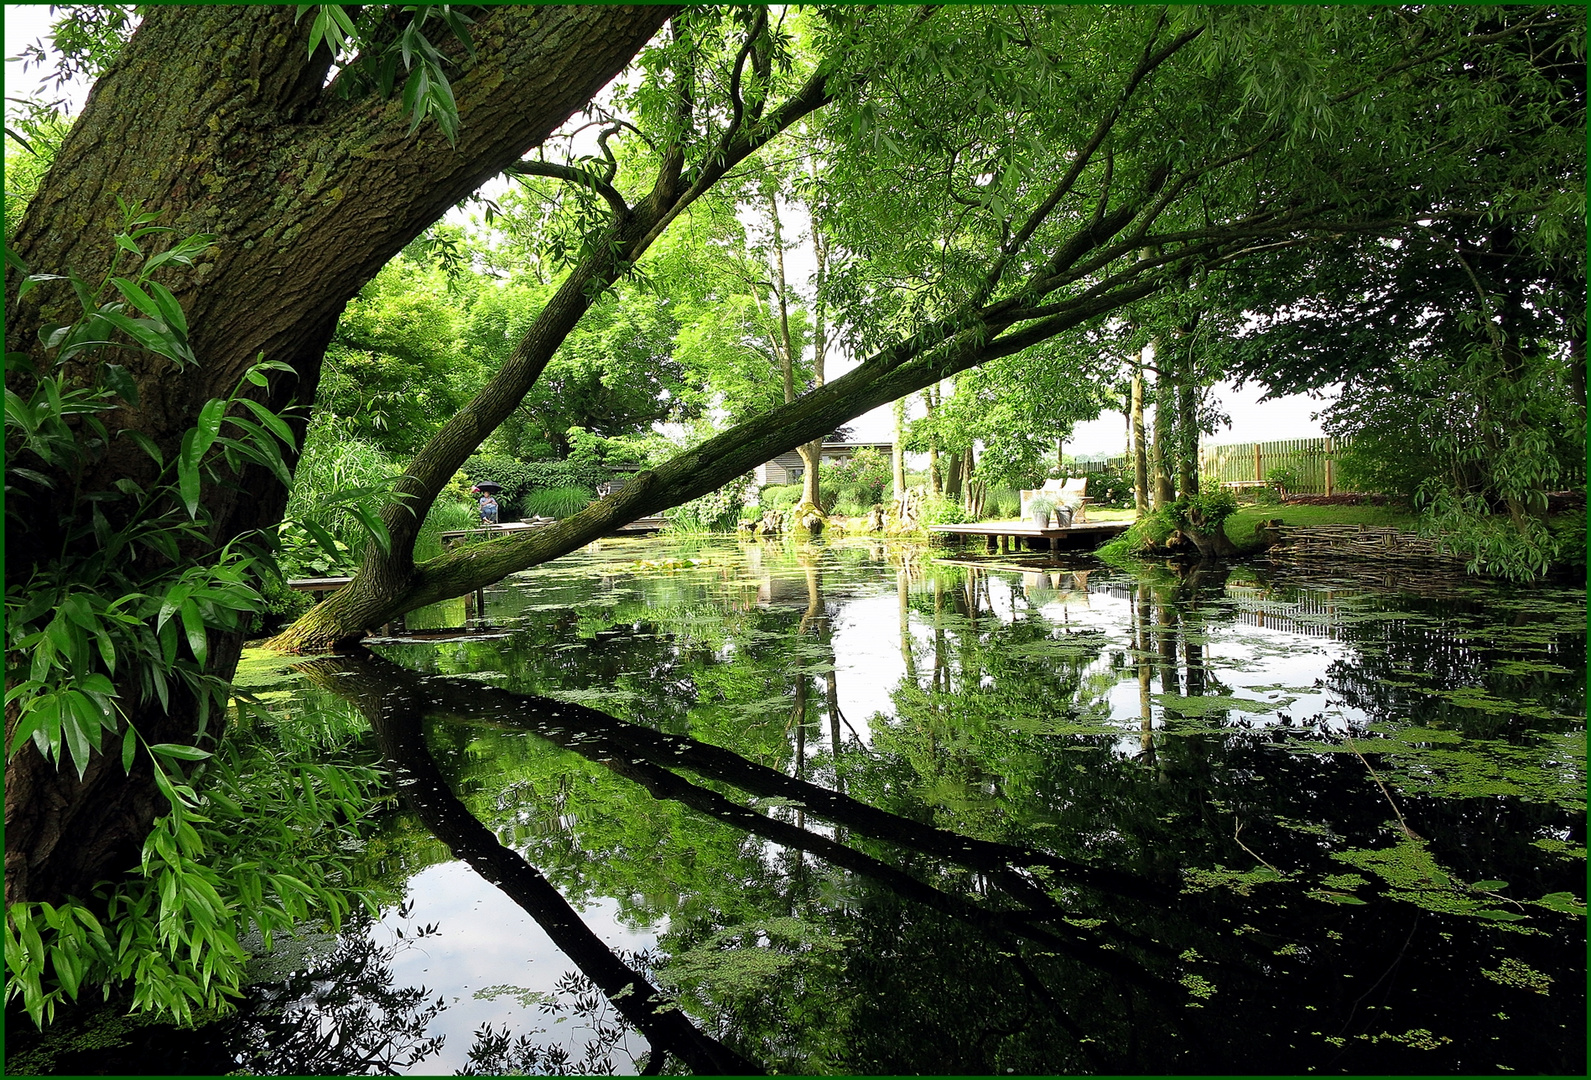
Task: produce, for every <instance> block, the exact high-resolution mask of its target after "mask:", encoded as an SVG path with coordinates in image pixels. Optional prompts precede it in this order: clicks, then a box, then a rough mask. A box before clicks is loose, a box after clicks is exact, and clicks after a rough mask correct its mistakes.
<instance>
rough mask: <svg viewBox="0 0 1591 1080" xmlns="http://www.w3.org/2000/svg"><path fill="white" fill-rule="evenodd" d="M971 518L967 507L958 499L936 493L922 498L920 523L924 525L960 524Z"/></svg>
mask: <svg viewBox="0 0 1591 1080" xmlns="http://www.w3.org/2000/svg"><path fill="white" fill-rule="evenodd" d="M970 520H971V515H969V514H968V513H967V508H966V507H965V506H963V505H961V501H960V500H959V499H946V498H943V497H941V496H937V495H930V496H928V498H926V499H924V500H923V510H922V523H923V524H924V525H960V524H962V523H964V522H966V521H970Z"/></svg>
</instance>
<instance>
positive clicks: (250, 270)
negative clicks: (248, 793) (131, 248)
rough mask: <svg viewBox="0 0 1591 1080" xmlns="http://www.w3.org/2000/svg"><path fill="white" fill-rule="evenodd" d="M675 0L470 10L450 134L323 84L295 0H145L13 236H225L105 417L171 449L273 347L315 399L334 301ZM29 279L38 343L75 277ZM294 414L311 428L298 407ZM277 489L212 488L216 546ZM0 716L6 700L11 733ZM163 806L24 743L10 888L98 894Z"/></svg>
mask: <svg viewBox="0 0 1591 1080" xmlns="http://www.w3.org/2000/svg"><path fill="white" fill-rule="evenodd" d="M673 10H674V9H673V8H669V7H636V8H624V7H600V8H593V7H578V6H569V7H537V8H521V7H499V8H490V9H486V10H484V11H482V12H481V13H479V18H478V21H477V22H476V23H475V24H474V27H473V30H472V35H473V38H474V42H475V46H476V53H475V56H474V58H473V60H465V59H464V58H463V56H462V55H459V53H460V52H461V50H458V49H457V48H455V49H454V52H455V54H456V55H455V58H456V59H457V60H458V62H459V64H460V66H461V70H460V73H459V74H458V76H457V77H456V78H455V79H454V80H453V93H454V96H455V98H456V100H457V103H458V112H459V132H458V140H457V144H456V145H449V144H448V142H447V141H446V140H445V139H444V138H443V136H442V134H441V133H440V131H439V130H438V129H437V128H436V126H435V125H434V124H425V125H422V126H421V127H420V129H419V130H418V131H416V132H414V133H413V134H410V133H409V116H408V112H407V110H405V108H404V107H403V103H402V102H401V101H400V100H398V98H397V97H396V96H394V97H393V98H391V99H386V98H380V97H378V96H375V95H374V94H373V93H357V92H356V93H353V94H351V95H349V96H346V97H345V96H343V95H342V94H341V93H340V89H341V88H340V87H337V86H336V85H335V83H334V84H330V85H329V84H328V82H327V76H328V74H329V73H330V70H331V64H332V57H331V54H330V53H329V52H328V51H327V50H326V49H325V48H322V49H320V50H318V51H317V52H316V53H315V54H314V55H313V56H311V55H310V54H309V52H308V34H309V28H310V20H308V19H304V20H302V21H297V22H295V16H296V11H295V9H293V8H291V7H282V6H270V5H266V6H252V5H250V6H245V5H230V6H217V7H210V6H201V7H190V6H183V7H163V6H155V7H153V8H151V9H150V10H149V12H148V13H147V14H146V15H145V17H144V21H143V23H142V25H141V26H140V27H139V29H138V30H137V31H136V32H135V33H134V34H133V36H132V38H131V40H130V41H129V42H128V43H127V45H126V46H125V48H124V50H123V52H122V54H121V55H120V57H119V58H118V59H117V60H116V61H115V62H114V63H113V65H112V66H111V67H110V68H109V69H108V70H107V71H106V73H105V74H104V75H103V76H102V77H101V78H100V79H99V80H98V82H97V83H96V84H95V86H94V88H93V90H92V91H91V93H90V94H89V97H88V100H87V102H86V104H85V106H84V108H83V111H82V114H81V116H80V117H79V119H78V120H77V121H76V123H75V124H74V125H73V128H72V130H71V132H70V133H69V134H68V136H67V138H66V140H65V142H64V143H63V145H62V147H61V149H60V151H59V153H58V155H57V158H56V161H55V164H54V166H53V167H52V168H51V170H50V172H49V174H48V175H47V176H46V177H45V178H44V181H43V183H42V185H41V187H40V189H39V191H38V192H37V194H36V195H35V196H34V198H33V199H32V200H31V201H30V203H29V205H28V209H27V211H26V213H25V214H24V215H23V217H22V220H21V221H20V222H19V223H18V226H17V228H16V230H15V233H14V235H13V237H12V239H11V245H10V246H11V250H12V251H13V252H14V253H15V254H17V255H18V256H20V257H21V258H22V259H23V260H24V261H25V262H26V263H27V265H28V266H29V267H30V268H31V269H32V270H34V271H36V272H48V273H59V274H65V273H68V272H73V271H75V272H77V273H79V274H81V275H82V276H84V277H85V278H87V279H89V280H92V281H96V282H97V281H98V280H99V278H100V277H101V276H102V275H103V274H104V272H105V269H106V267H108V266H109V265H110V263H111V257H112V251H113V248H114V245H113V242H112V239H111V237H112V234H113V233H115V232H116V231H118V230H119V228H120V227H121V224H122V215H121V211H120V209H119V208H118V204H117V199H118V198H120V199H122V200H125V201H127V202H128V203H138V204H140V205H141V206H142V207H143V209H144V210H146V211H155V212H158V213H159V214H160V218H159V219H158V224H160V225H165V226H169V227H171V228H172V229H174V230H175V233H174V234H173V235H176V236H181V235H191V234H195V233H212V234H214V235H215V236H216V242H215V243H214V244H213V245H212V246H211V247H210V248H208V249H207V250H206V251H205V252H204V254H203V256H202V257H201V258H200V259H198V260H196V263H195V265H194V266H193V268H192V269H191V270H178V269H177V268H172V271H171V272H170V273H164V272H163V273H162V275H161V277H162V280H163V281H164V282H165V283H166V284H167V285H168V286H169V287H170V288H171V289H172V290H173V292H174V293H175V294H176V296H177V298H178V300H179V301H180V302H181V304H182V306H183V308H184V310H185V312H186V313H187V320H188V323H189V325H190V327H191V328H192V332H191V335H190V343H191V345H192V348H193V352H194V353H195V355H196V356H198V357H199V358H200V362H199V363H198V364H194V365H189V366H188V367H187V368H185V369H178V368H176V367H175V366H174V365H172V364H171V363H169V362H168V361H166V360H164V359H162V358H159V357H153V356H151V355H149V354H136V355H135V354H132V353H127V354H125V356H124V357H121V358H119V360H120V362H122V363H124V364H125V365H126V366H127V368H128V371H129V373H130V374H131V375H132V377H133V379H134V381H135V382H136V384H137V387H138V391H139V404H138V406H137V407H136V408H128V409H124V410H122V411H121V412H119V413H117V414H115V415H113V416H112V417H111V418H110V421H109V426H110V428H111V430H113V431H114V430H116V429H118V428H123V429H130V430H133V431H137V432H140V433H142V434H144V435H146V436H148V437H149V438H150V439H151V440H153V442H154V443H155V444H156V445H157V446H159V447H160V448H161V449H162V451H163V452H164V453H165V454H166V455H167V457H168V459H169V458H170V457H171V456H173V455H174V454H175V452H176V450H177V448H178V447H179V445H180V442H181V439H182V436H183V432H184V431H185V430H187V429H188V428H189V427H190V426H191V425H192V424H193V421H194V417H195V416H196V415H197V414H198V411H199V408H200V406H201V404H202V403H203V402H204V401H205V400H207V399H209V398H211V397H217V396H225V395H226V394H228V393H230V392H231V391H232V389H233V388H234V387H235V386H236V385H237V383H238V381H239V379H240V378H241V376H242V374H243V372H244V371H245V370H246V369H247V368H248V367H249V366H250V365H251V364H253V363H254V362H255V360H256V358H257V357H260V356H262V355H263V356H264V357H265V358H266V359H269V360H273V361H281V362H284V363H286V364H288V365H289V366H290V367H291V368H292V369H293V372H294V374H295V376H296V377H286V376H285V375H283V374H281V373H278V374H275V375H273V376H272V378H271V381H270V385H269V386H268V388H266V389H264V390H262V391H259V392H258V398H259V400H261V401H262V402H263V403H264V404H266V405H267V406H269V407H270V408H272V409H276V410H280V409H282V408H284V407H286V406H287V405H289V404H290V403H292V402H294V401H298V402H309V401H312V400H313V398H314V394H315V389H316V385H317V383H318V381H319V376H320V366H321V358H322V355H323V353H324V350H325V346H326V343H327V341H328V340H329V339H330V336H331V333H332V330H333V328H334V327H335V325H336V321H337V318H338V316H339V314H340V313H341V311H342V309H343V306H344V304H345V303H346V302H347V300H348V299H349V298H350V297H352V296H353V295H354V294H355V293H357V292H358V290H359V289H360V288H361V287H362V286H363V285H364V284H365V283H366V282H367V281H369V280H370V279H371V278H372V277H373V276H374V275H375V273H376V272H377V271H378V270H379V269H380V268H381V267H382V266H383V265H384V264H385V263H386V262H387V261H388V260H390V259H391V258H392V256H393V255H395V254H396V253H397V252H398V251H400V250H401V249H402V248H403V246H404V245H405V244H407V243H408V242H409V241H410V240H412V239H414V237H415V236H417V235H419V234H420V233H421V232H422V231H423V230H424V229H425V228H426V227H427V226H428V225H430V224H431V223H432V222H434V221H436V220H437V219H439V218H440V217H441V216H442V215H443V214H444V213H445V212H446V211H447V209H448V208H449V207H451V206H453V205H454V204H455V203H457V202H458V201H459V199H461V198H463V197H464V196H465V195H467V194H468V193H469V192H471V191H473V190H474V189H475V188H477V187H478V186H479V185H480V184H481V183H482V182H483V181H485V180H486V179H488V178H489V177H491V176H493V175H494V174H496V173H499V172H501V171H502V170H503V169H504V168H505V167H506V166H508V165H509V164H511V163H512V162H514V161H516V160H517V159H518V158H519V157H520V156H521V155H523V154H524V153H525V151H526V150H528V149H529V148H531V147H533V146H535V145H537V144H538V143H540V142H541V141H542V140H543V139H544V138H545V137H546V136H547V135H548V134H549V133H550V132H551V131H553V130H554V129H556V128H557V127H558V126H559V125H560V124H562V123H563V122H564V120H565V119H567V118H568V116H569V115H570V114H571V113H573V112H574V111H575V110H576V109H577V108H579V107H580V106H581V105H583V104H585V103H586V101H588V100H589V99H590V97H591V95H592V94H594V93H595V92H596V91H597V90H598V89H600V88H601V87H602V86H603V85H604V84H606V83H607V82H608V81H609V80H610V79H611V78H612V77H613V76H614V75H615V74H617V73H618V72H619V70H620V69H622V68H623V66H624V65H625V64H626V63H627V62H628V61H629V59H630V58H631V57H632V56H633V55H634V54H635V52H636V51H637V50H638V49H639V48H640V47H641V46H642V45H644V44H645V43H646V41H647V40H648V39H649V38H650V37H651V36H652V35H653V34H654V33H655V32H656V31H657V29H658V28H659V27H660V26H661V25H662V24H663V23H664V21H666V20H667V19H668V18H669V16H670V15H671V13H672V12H673ZM174 102H180V103H181V106H180V107H173V104H172V103H174ZM149 254H154V250H150V251H149ZM19 283H20V275H11V276H8V278H7V283H6V349H7V351H8V352H22V353H30V354H31V353H34V352H35V351H36V349H37V342H38V340H39V329H40V327H41V326H43V325H44V324H45V323H48V322H51V321H66V322H70V321H72V316H71V315H70V314H68V315H66V316H65V317H63V316H62V314H61V313H62V312H63V311H70V310H72V309H73V308H74V307H75V304H76V301H75V299H74V298H73V296H72V294H71V291H70V289H69V288H64V287H62V286H63V285H64V283H46V284H45V285H43V286H41V287H39V288H37V289H35V290H34V291H32V292H31V293H30V294H29V295H27V296H26V297H23V298H20V299H19V298H18V295H17V292H18V289H17V286H18V285H19ZM22 380H23V377H22V376H20V375H12V374H8V376H7V385H8V387H10V388H12V389H18V390H21V391H23V392H25V391H26V389H27V387H26V385H25V382H23V381H22ZM296 423H297V432H298V434H300V435H301V434H302V432H303V420H302V419H299V420H298V421H296ZM150 473H151V468H150V462H149V461H148V459H147V458H146V457H144V455H143V454H142V452H141V451H139V450H137V448H136V447H134V446H133V445H132V443H131V441H130V440H116V441H115V442H113V444H112V446H111V448H110V450H109V452H108V454H107V456H106V457H105V458H104V459H103V460H102V461H101V462H99V463H98V464H97V465H96V466H95V468H94V469H93V471H92V473H91V474H90V475H88V476H86V477H85V478H84V481H83V483H84V488H83V490H108V489H111V488H112V487H113V486H114V485H115V483H116V481H118V480H121V479H132V480H135V481H137V482H140V483H146V482H148V481H149V480H150V479H151V475H150ZM286 499H287V491H286V488H285V486H284V485H282V484H281V483H280V482H279V481H277V480H276V479H275V478H274V477H273V476H272V475H271V474H269V473H268V472H266V471H265V470H263V469H259V470H251V471H249V472H247V473H245V474H244V475H242V476H239V477H237V478H236V483H235V484H234V485H232V486H225V487H220V486H218V487H210V488H207V489H206V490H205V491H204V493H203V501H204V504H205V506H206V508H207V510H208V511H209V514H210V516H211V520H212V522H213V528H212V533H211V536H212V540H213V541H214V543H215V544H216V545H217V546H219V545H221V544H224V543H226V542H227V541H230V540H232V539H234V538H236V537H238V536H240V535H243V534H245V533H248V532H250V531H252V530H255V529H259V528H262V527H267V526H270V525H273V524H275V523H276V522H277V521H279V520H280V518H281V512H282V509H283V507H284V506H285V504H286ZM46 516H50V517H52V520H43V518H44V517H46ZM40 517H41V520H37V521H34V520H29V521H27V522H26V523H25V526H24V527H16V528H11V529H8V537H7V539H8V544H7V550H6V574H7V578H8V580H10V581H12V582H26V581H28V580H29V579H30V578H31V576H32V573H33V571H34V569H35V568H36V567H38V566H39V565H40V564H41V563H42V562H43V561H44V560H47V559H49V558H51V557H52V556H53V555H55V554H58V553H59V551H60V536H61V532H60V529H61V523H60V522H59V521H57V520H53V516H51V515H40ZM193 554H195V555H196V556H198V557H203V553H202V552H198V553H193ZM223 637H225V638H226V640H218V639H219V638H223ZM240 647H241V640H240V639H239V638H237V637H236V636H235V635H216V634H212V640H211V642H210V645H209V653H210V657H211V659H210V668H211V670H213V671H216V672H218V673H219V674H221V675H223V676H230V674H231V672H232V670H233V668H234V666H235V664H236V660H237V656H238V653H239V650H240ZM9 668H10V665H9V664H8V669H9ZM122 693H123V700H124V701H125V702H127V703H129V711H130V713H131V719H132V721H133V723H134V724H136V725H137V726H138V727H139V728H140V730H141V731H144V732H145V733H146V736H148V737H149V738H150V741H151V742H159V741H172V742H188V741H191V740H192V738H193V736H194V732H195V728H196V718H197V704H196V702H195V701H193V700H190V699H187V698H184V697H181V696H178V697H174V698H173V700H172V702H171V705H170V707H169V709H165V708H160V707H159V706H158V704H155V703H150V704H149V705H145V706H143V707H134V706H133V703H136V702H137V700H138V696H137V692H136V690H134V689H133V688H131V687H123V688H122ZM12 719H13V718H12V717H11V716H10V715H9V713H8V730H7V741H8V743H9V736H10V724H11V721H12ZM159 810H160V800H159V798H158V796H157V795H156V794H155V792H154V790H153V788H152V786H151V784H150V781H149V776H148V773H147V770H145V769H144V768H143V767H142V766H135V769H134V771H133V774H132V775H131V776H130V777H129V776H127V775H126V774H124V773H122V771H121V768H120V763H119V762H107V760H106V759H104V758H102V757H96V758H95V759H94V760H93V762H92V763H91V765H90V768H89V771H88V773H87V774H86V775H85V776H84V778H83V779H82V780H81V781H80V780H78V779H77V777H76V776H75V775H71V774H70V772H69V771H58V770H56V769H55V768H54V767H53V766H51V765H49V763H48V762H47V761H46V760H45V759H44V758H43V757H41V756H40V755H39V754H38V753H37V752H36V751H35V750H34V749H33V747H32V745H31V744H29V745H27V746H24V747H23V748H22V749H21V750H20V751H19V752H18V753H17V754H16V756H15V757H13V758H12V759H10V760H9V761H8V763H7V767H6V802H5V822H6V899H7V901H8V902H10V901H13V900H24V899H26V900H52V901H54V900H59V899H60V898H62V897H63V896H66V895H78V896H85V895H87V894H88V892H89V890H90V889H91V888H92V886H93V885H94V883H95V882H96V881H98V880H100V879H102V878H106V877H110V876H113V875H116V874H119V873H121V872H123V871H124V870H125V869H126V868H128V867H130V866H132V865H135V864H136V863H137V855H138V851H139V848H140V846H141V844H142V842H143V837H144V835H145V834H146V833H147V830H148V826H149V823H150V821H151V820H152V818H153V816H154V815H155V814H156V813H158V812H159Z"/></svg>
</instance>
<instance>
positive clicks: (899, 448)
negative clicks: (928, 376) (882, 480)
mask: <svg viewBox="0 0 1591 1080" xmlns="http://www.w3.org/2000/svg"><path fill="white" fill-rule="evenodd" d="M892 412H893V414H894V417H895V432H894V439H895V444H894V446H892V447H890V451H889V465H890V484H891V486H892V487H893V489H894V496H895V501H896V502H897V503H899V501H900V500H901V499H904V498H905V497H906V447H905V445H904V444H905V442H906V399H905V398H897V399H895V405H894V408H893V409H892Z"/></svg>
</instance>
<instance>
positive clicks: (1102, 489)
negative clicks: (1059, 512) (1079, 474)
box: [1087, 465, 1133, 509]
mask: <svg viewBox="0 0 1591 1080" xmlns="http://www.w3.org/2000/svg"><path fill="white" fill-rule="evenodd" d="M1087 476H1088V497H1089V499H1091V500H1092V502H1093V505H1094V506H1100V507H1109V508H1112V509H1120V508H1122V507H1127V506H1131V505H1132V504H1133V491H1132V485H1133V478H1132V477H1131V476H1129V475H1128V474H1127V473H1126V472H1125V471H1124V470H1123V469H1122V467H1121V466H1119V465H1111V466H1109V467H1108V468H1106V469H1105V470H1104V471H1102V472H1097V473H1088V474H1087Z"/></svg>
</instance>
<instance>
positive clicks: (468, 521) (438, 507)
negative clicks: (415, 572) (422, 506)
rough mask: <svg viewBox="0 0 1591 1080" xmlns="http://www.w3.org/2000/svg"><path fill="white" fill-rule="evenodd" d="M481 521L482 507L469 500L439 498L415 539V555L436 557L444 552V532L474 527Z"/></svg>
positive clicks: (417, 556)
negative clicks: (458, 500)
mask: <svg viewBox="0 0 1591 1080" xmlns="http://www.w3.org/2000/svg"><path fill="white" fill-rule="evenodd" d="M480 521H481V511H480V507H478V506H475V505H473V504H471V503H467V502H457V501H454V500H451V499H446V498H445V497H444V498H443V499H438V500H437V502H436V503H434V504H433V505H432V506H431V512H430V513H428V514H426V515H425V521H424V522H423V523H421V525H420V535H419V536H417V537H415V539H414V557H415V559H416V560H417V561H419V560H424V559H434V558H436V557H437V556H438V555H440V554H442V534H443V533H445V532H451V531H453V530H454V529H472V528H474V527H475V526H476V525H479V524H480Z"/></svg>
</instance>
